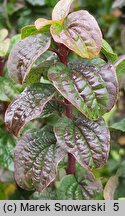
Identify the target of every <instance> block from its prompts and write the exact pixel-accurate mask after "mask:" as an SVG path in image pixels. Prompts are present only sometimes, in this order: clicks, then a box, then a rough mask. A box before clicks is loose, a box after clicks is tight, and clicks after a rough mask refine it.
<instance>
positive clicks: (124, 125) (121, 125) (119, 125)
mask: <svg viewBox="0 0 125 216" xmlns="http://www.w3.org/2000/svg"><path fill="white" fill-rule="evenodd" d="M110 128H113V129H116V130H120V131H122V132H125V119H122V120H121V121H119V122H116V123H113V124H112V125H111V126H110Z"/></svg>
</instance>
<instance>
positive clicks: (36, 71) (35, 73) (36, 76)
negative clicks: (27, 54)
mask: <svg viewBox="0 0 125 216" xmlns="http://www.w3.org/2000/svg"><path fill="white" fill-rule="evenodd" d="M53 63H54V61H53V60H49V61H43V62H42V63H40V64H39V65H37V66H35V67H33V68H31V70H30V72H29V74H28V75H27V77H26V79H25V82H24V84H26V85H30V84H32V83H38V82H40V79H41V77H42V76H43V77H45V78H47V72H48V69H49V68H50V66H51V65H53Z"/></svg>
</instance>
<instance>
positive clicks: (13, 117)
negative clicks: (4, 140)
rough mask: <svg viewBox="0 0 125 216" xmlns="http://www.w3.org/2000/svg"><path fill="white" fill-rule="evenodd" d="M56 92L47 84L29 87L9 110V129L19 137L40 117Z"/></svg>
mask: <svg viewBox="0 0 125 216" xmlns="http://www.w3.org/2000/svg"><path fill="white" fill-rule="evenodd" d="M54 92H55V89H54V87H53V86H52V85H47V84H44V85H43V84H41V83H37V84H32V85H31V86H30V87H27V88H26V89H25V90H24V91H23V92H22V93H21V94H20V95H19V96H18V97H17V98H16V99H15V100H14V101H13V102H12V103H11V104H10V105H9V107H8V108H7V111H6V113H5V123H6V127H7V129H8V130H9V131H10V132H11V133H13V134H14V135H15V136H18V134H19V132H20V130H21V129H22V128H23V127H24V125H25V124H26V123H28V122H29V121H30V120H33V119H35V118H37V117H38V116H40V114H41V113H42V111H43V109H44V107H45V105H46V104H47V102H48V101H49V100H51V98H52V97H53V96H54Z"/></svg>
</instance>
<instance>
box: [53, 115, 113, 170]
mask: <svg viewBox="0 0 125 216" xmlns="http://www.w3.org/2000/svg"><path fill="white" fill-rule="evenodd" d="M54 132H55V136H56V138H57V142H58V144H59V145H60V146H61V147H62V148H63V149H66V150H67V151H68V152H70V153H71V154H73V155H74V157H75V158H76V160H77V161H78V162H79V163H80V164H81V165H82V166H84V167H85V168H88V169H93V168H98V167H101V166H102V165H104V164H105V163H106V161H107V159H108V153H109V148H110V134H109V131H108V128H107V126H106V125H105V122H104V120H103V119H100V120H98V121H90V120H89V119H87V118H86V117H85V116H80V117H79V118H78V119H76V120H75V121H72V120H70V119H68V118H67V117H63V118H60V119H59V121H58V122H57V123H56V124H55V126H54Z"/></svg>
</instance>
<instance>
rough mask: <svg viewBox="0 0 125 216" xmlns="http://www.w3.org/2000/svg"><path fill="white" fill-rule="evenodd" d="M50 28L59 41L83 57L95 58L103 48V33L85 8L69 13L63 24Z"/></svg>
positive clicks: (54, 37)
mask: <svg viewBox="0 0 125 216" xmlns="http://www.w3.org/2000/svg"><path fill="white" fill-rule="evenodd" d="M50 30H51V34H52V37H53V39H54V40H55V41H56V42H57V43H62V44H64V45H65V46H66V47H68V48H69V49H70V50H72V51H74V52H75V53H76V54H77V55H79V56H81V57H82V58H94V57H96V56H98V54H99V52H100V50H101V47H102V33H101V31H100V28H99V26H98V24H97V22H96V20H95V19H94V17H93V16H92V15H90V14H89V13H88V12H87V11H85V10H80V11H77V12H73V13H71V14H69V15H68V17H67V18H66V19H65V21H64V23H63V25H61V24H53V25H52V26H51V28H50Z"/></svg>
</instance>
